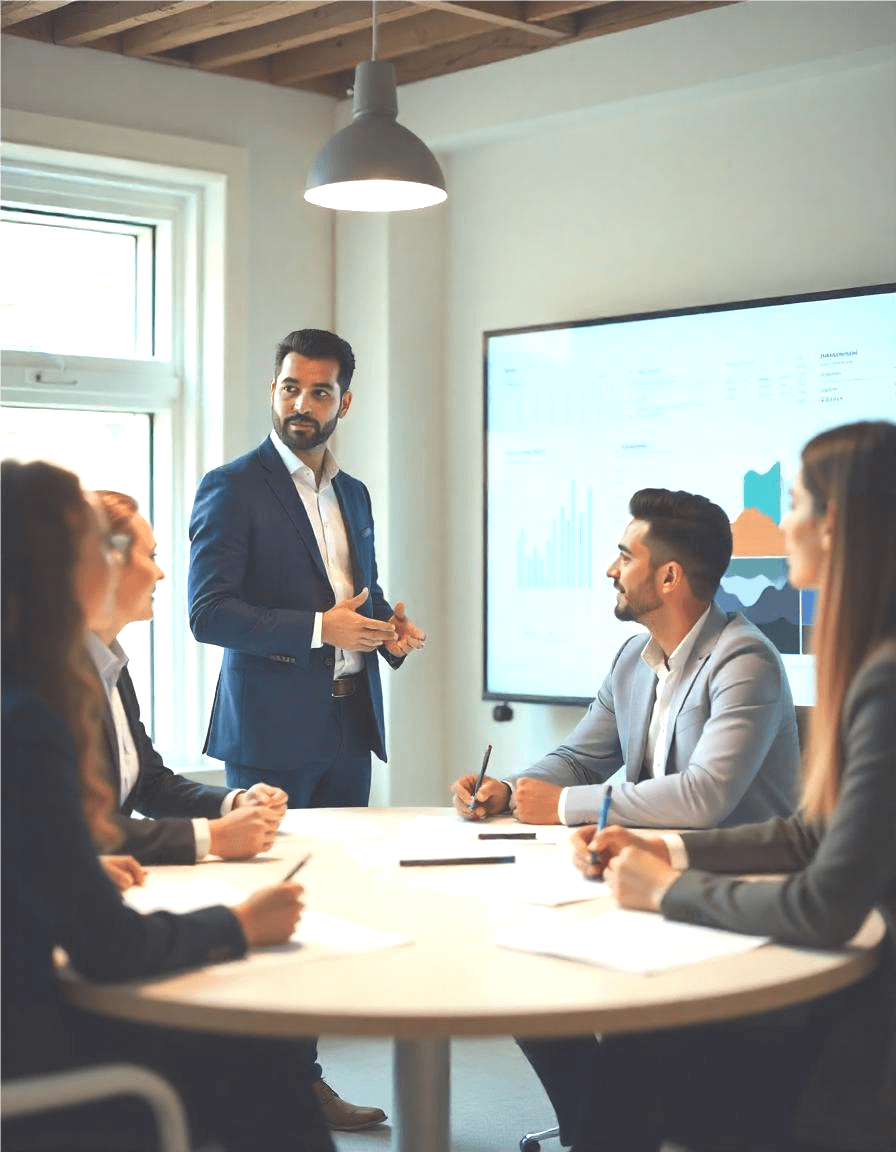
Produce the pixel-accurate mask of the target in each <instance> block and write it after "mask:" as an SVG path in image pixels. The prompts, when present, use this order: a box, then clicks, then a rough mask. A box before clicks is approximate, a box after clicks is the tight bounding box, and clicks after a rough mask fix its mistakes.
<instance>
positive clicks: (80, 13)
mask: <svg viewBox="0 0 896 1152" xmlns="http://www.w3.org/2000/svg"><path fill="white" fill-rule="evenodd" d="M208 3H209V0H169V2H168V3H165V4H143V3H121V2H113V3H105V2H104V0H94V2H93V3H90V4H70V5H68V7H67V9H65V10H63V11H61V12H58V13H57V14H56V15H55V16H54V17H53V39H54V40H55V42H56V43H57V44H65V45H68V46H73V45H76V44H89V43H91V41H93V40H100V39H102V37H104V36H110V35H112V34H113V33H116V32H124V31H126V30H127V29H128V28H136V27H137V26H138V25H140V24H145V23H147V22H148V21H151V20H161V19H162V18H163V17H165V16H171V15H173V14H174V13H175V12H183V11H186V10H187V9H190V8H202V7H204V6H205V5H207V4H208Z"/></svg>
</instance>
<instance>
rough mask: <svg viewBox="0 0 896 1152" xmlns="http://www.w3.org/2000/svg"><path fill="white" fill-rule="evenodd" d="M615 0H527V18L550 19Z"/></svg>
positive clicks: (597, 6)
mask: <svg viewBox="0 0 896 1152" xmlns="http://www.w3.org/2000/svg"><path fill="white" fill-rule="evenodd" d="M614 2H615V0H527V2H526V19H527V20H552V19H553V18H554V17H555V16H568V15H570V14H571V13H576V12H584V11H585V9H586V8H599V7H600V6H601V5H603V4H612V3H614Z"/></svg>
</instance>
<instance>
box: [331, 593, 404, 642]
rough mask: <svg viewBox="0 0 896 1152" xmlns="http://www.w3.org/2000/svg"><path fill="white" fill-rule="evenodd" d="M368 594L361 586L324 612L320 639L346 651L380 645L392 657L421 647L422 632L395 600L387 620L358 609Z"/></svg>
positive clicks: (400, 603) (402, 605) (401, 604)
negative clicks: (356, 592)
mask: <svg viewBox="0 0 896 1152" xmlns="http://www.w3.org/2000/svg"><path fill="white" fill-rule="evenodd" d="M369 595H370V593H369V592H368V590H367V589H366V588H362V589H361V591H360V592H359V593H358V595H357V596H351V597H349V599H347V600H340V601H339V603H338V604H334V606H333V607H332V608H331V609H330V610H329V611H328V612H324V614H323V620H322V624H321V639H322V640H323V642H324V643H325V644H332V645H333V646H334V648H344V649H345V650H346V651H348V652H373V651H374V650H375V649H376V648H379V647H380V645H381V644H382V645H383V646H384V647H385V649H386V651H387V652H389V653H391V655H393V656H407V654H408V653H409V652H411V651H413V650H414V649H415V648H422V647H423V645H424V643H425V641H426V633H425V632H424V631H422V629H420V628H418V627H417V626H416V624H414V622H413V621H412V620H409V619H408V617H407V616H406V615H405V606H404V604H403V603H402V602H401V601H399V602H398V603H397V604H396V605H395V611H394V612H393V613H392V615H391V616H390V617H389V619H388V620H376V619H374V618H373V617H371V616H364V615H363V614H362V613H360V612H359V611H358V609H359V608H360V607H361V605H362V604H363V603H364V602H365V601H366V600H367V597H368V596H369Z"/></svg>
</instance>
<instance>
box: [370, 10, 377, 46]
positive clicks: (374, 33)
mask: <svg viewBox="0 0 896 1152" xmlns="http://www.w3.org/2000/svg"><path fill="white" fill-rule="evenodd" d="M372 3H373V44H372V46H371V50H370V59H371V60H376V0H372Z"/></svg>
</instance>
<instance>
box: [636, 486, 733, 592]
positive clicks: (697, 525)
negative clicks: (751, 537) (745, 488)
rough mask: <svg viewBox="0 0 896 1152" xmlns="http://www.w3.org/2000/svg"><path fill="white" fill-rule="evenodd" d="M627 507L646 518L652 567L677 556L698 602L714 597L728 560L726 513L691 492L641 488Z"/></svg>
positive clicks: (647, 540) (729, 545)
mask: <svg viewBox="0 0 896 1152" xmlns="http://www.w3.org/2000/svg"><path fill="white" fill-rule="evenodd" d="M628 510H629V512H631V514H632V516H633V517H634V518H635V519H636V520H644V521H645V522H646V523H647V524H648V526H649V527H648V531H647V534H646V536H645V537H644V543H645V544H646V545H647V547H648V549H649V550H650V557H651V560H652V561H653V563H654V565H660V564H666V563H667V562H668V561H669V560H677V561H678V563H679V564H680V565H681V566H682V568H683V569H684V574H685V576H687V578H688V583H689V584H690V586H691V591H692V592H693V594H694V595H695V596H696V597H697V599H698V600H705V601H709V600H712V598H713V596H715V594H716V590H717V589H718V587H719V581H720V580H721V579H722V576H723V574H724V572H725V569H726V568H727V567H728V562H729V561H730V560H731V548H732V541H731V525H730V523H729V522H728V517H727V516H726V515H725V513H724V511H723V510H722V509H721V508H720V507H719V506H718V504H713V502H712V501H711V500H707V499H706V497H705V496H695V495H693V493H691V492H670V491H669V489H668V488H642V489H641V490H640V491H638V492H636V493H635V494H634V496H632V498H631V500H630V501H629V505H628Z"/></svg>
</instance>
